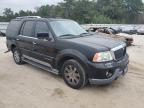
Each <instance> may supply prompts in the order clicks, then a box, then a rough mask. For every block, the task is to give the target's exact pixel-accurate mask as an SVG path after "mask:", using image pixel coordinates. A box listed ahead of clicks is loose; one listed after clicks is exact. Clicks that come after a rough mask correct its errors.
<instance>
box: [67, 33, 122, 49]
mask: <svg viewBox="0 0 144 108" xmlns="http://www.w3.org/2000/svg"><path fill="white" fill-rule="evenodd" d="M66 40H68V41H70V42H74V43H77V44H82V45H86V46H90V47H92V48H95V49H96V50H99V51H106V50H110V49H112V48H115V47H117V46H119V45H121V44H124V42H122V41H117V40H114V39H113V38H110V37H107V36H101V35H90V36H84V37H79V38H71V39H66Z"/></svg>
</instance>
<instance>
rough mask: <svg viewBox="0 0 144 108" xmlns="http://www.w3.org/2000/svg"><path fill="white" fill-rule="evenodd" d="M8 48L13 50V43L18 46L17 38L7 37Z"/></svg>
mask: <svg viewBox="0 0 144 108" xmlns="http://www.w3.org/2000/svg"><path fill="white" fill-rule="evenodd" d="M6 43H7V48H8V50H11V47H12V45H15V46H16V40H15V39H14V38H11V37H7V42H6Z"/></svg>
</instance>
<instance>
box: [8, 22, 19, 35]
mask: <svg viewBox="0 0 144 108" xmlns="http://www.w3.org/2000/svg"><path fill="white" fill-rule="evenodd" d="M20 25H21V22H20V21H11V22H10V23H9V25H8V28H7V31H6V36H17V35H18V33H19V28H20Z"/></svg>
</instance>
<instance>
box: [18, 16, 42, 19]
mask: <svg viewBox="0 0 144 108" xmlns="http://www.w3.org/2000/svg"><path fill="white" fill-rule="evenodd" d="M24 18H41V17H40V16H23V17H16V19H24Z"/></svg>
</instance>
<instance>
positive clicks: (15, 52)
mask: <svg viewBox="0 0 144 108" xmlns="http://www.w3.org/2000/svg"><path fill="white" fill-rule="evenodd" d="M12 53H13V59H14V61H15V63H16V64H18V65H21V64H24V63H25V62H24V61H22V54H21V53H20V51H19V50H18V49H17V48H14V49H13V50H12Z"/></svg>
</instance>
